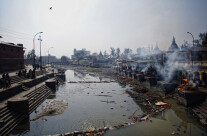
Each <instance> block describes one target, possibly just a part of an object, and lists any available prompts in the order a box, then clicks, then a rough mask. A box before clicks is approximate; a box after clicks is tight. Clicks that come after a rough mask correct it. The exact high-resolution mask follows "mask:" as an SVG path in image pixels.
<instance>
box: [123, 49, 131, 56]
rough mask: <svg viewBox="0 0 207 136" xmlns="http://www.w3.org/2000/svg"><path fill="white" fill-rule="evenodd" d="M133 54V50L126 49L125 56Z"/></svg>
mask: <svg viewBox="0 0 207 136" xmlns="http://www.w3.org/2000/svg"><path fill="white" fill-rule="evenodd" d="M131 53H132V49H129V48H125V49H124V54H125V55H128V54H131Z"/></svg>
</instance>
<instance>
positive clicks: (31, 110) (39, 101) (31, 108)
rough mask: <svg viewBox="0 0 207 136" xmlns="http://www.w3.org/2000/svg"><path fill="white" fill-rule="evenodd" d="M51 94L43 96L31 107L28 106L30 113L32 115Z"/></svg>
mask: <svg viewBox="0 0 207 136" xmlns="http://www.w3.org/2000/svg"><path fill="white" fill-rule="evenodd" d="M50 93H51V92H49V91H48V92H47V94H45V95H44V97H42V98H40V99H39V100H38V101H37V102H36V103H33V105H31V106H30V113H32V112H33V111H34V110H35V109H36V108H37V107H38V106H39V105H40V104H41V103H42V102H43V101H44V100H45V99H46V98H47V97H48V96H49V95H50Z"/></svg>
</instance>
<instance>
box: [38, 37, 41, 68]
mask: <svg viewBox="0 0 207 136" xmlns="http://www.w3.org/2000/svg"><path fill="white" fill-rule="evenodd" d="M38 40H39V41H40V67H42V56H41V42H42V39H41V35H39V39H38Z"/></svg>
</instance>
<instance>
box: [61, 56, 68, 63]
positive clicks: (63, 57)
mask: <svg viewBox="0 0 207 136" xmlns="http://www.w3.org/2000/svg"><path fill="white" fill-rule="evenodd" d="M60 60H61V62H67V61H68V57H67V56H62V57H61V58H60Z"/></svg>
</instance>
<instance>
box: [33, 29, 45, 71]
mask: <svg viewBox="0 0 207 136" xmlns="http://www.w3.org/2000/svg"><path fill="white" fill-rule="evenodd" d="M41 33H43V32H39V33H36V34H35V35H34V38H33V66H34V67H35V37H36V35H38V34H41Z"/></svg>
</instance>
